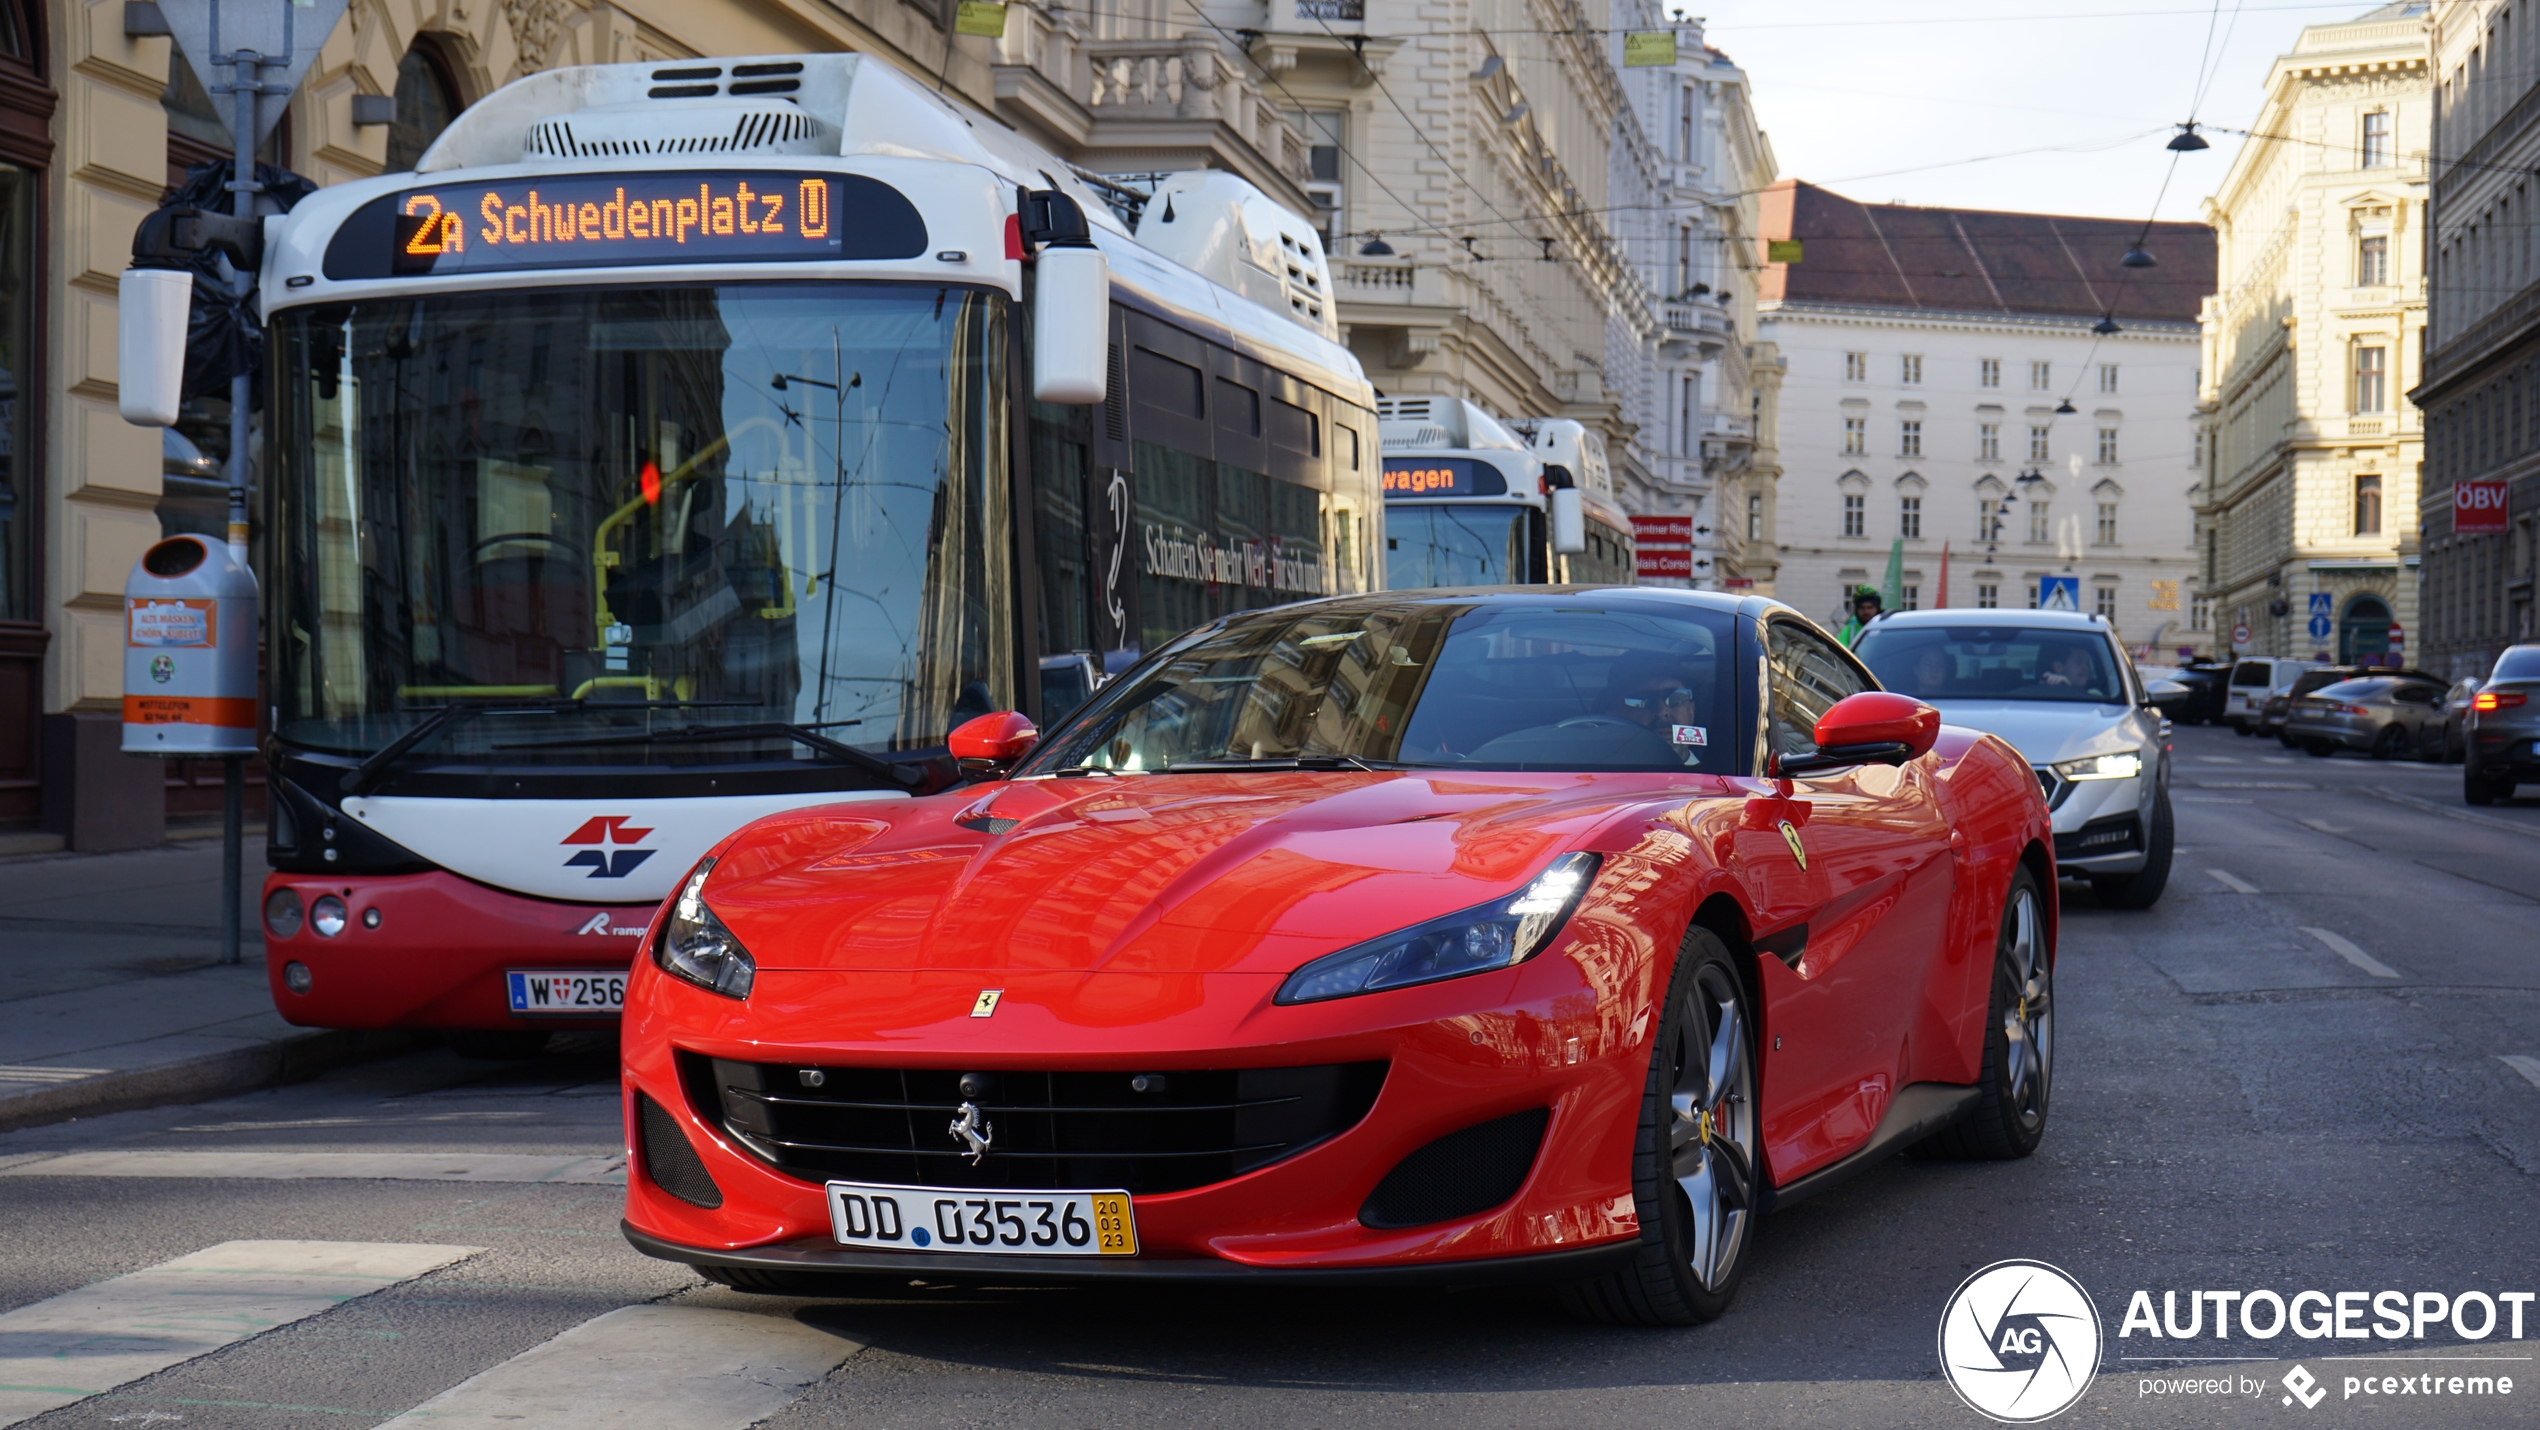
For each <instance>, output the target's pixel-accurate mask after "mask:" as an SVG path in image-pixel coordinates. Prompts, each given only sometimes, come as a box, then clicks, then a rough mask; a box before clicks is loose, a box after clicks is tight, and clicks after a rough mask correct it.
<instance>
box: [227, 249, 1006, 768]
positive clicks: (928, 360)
mask: <svg viewBox="0 0 2540 1430" xmlns="http://www.w3.org/2000/svg"><path fill="white" fill-rule="evenodd" d="M1005 322H1006V315H1005V301H1004V299H1003V298H1002V297H999V296H996V295H992V294H987V293H982V292H979V291H976V290H972V289H963V288H955V287H939V286H921V285H916V284H876V283H864V284H856V283H803V282H787V283H754V284H733V285H725V286H704V285H694V286H659V287H645V288H611V287H599V288H531V289H521V290H515V291H506V292H501V293H457V294H435V295H432V296H429V297H424V298H406V299H398V300H394V301H388V300H381V301H365V302H359V303H350V304H329V305H324V306H317V307H306V308H296V309H289V310H286V311H284V312H283V313H281V314H279V315H277V317H276V319H275V322H274V334H275V338H276V341H277V343H278V345H279V348H280V352H279V355H278V358H279V363H280V367H281V372H282V377H281V381H280V382H279V384H278V386H279V396H278V400H277V403H276V406H277V408H278V414H277V415H278V419H279V421H278V431H279V433H280V451H279V454H278V457H279V462H278V480H277V482H276V484H275V485H276V493H275V499H274V515H275V528H276V534H277V536H278V537H279V539H280V541H281V543H282V551H281V557H280V561H279V566H280V569H281V572H282V578H281V582H280V586H279V589H277V590H276V591H275V592H274V593H273V610H274V612H275V621H274V630H273V664H274V669H273V677H272V691H273V697H272V698H273V700H274V703H275V706H276V717H277V718H276V726H275V728H276V733H278V734H279V735H280V736H281V737H282V738H283V739H285V740H287V741H291V742H293V743H295V744H298V745H301V746H306V747H314V748H317V749H321V750H327V751H335V752H343V753H364V752H370V751H375V750H377V749H379V748H380V747H381V746H383V745H385V744H387V743H388V742H389V741H391V740H393V739H395V738H396V737H397V736H399V735H400V734H401V733H404V732H406V731H408V730H411V729H413V728H414V727H415V726H416V725H417V724H418V723H419V722H420V721H422V720H424V719H426V718H428V717H430V716H431V715H432V714H433V713H434V712H435V711H436V710H440V709H446V708H447V707H449V706H451V705H453V704H487V705H500V704H502V703H503V702H511V703H512V704H513V705H515V706H519V705H528V704H534V705H536V706H537V707H538V711H539V713H538V718H537V719H536V721H535V722H534V730H535V733H534V735H530V734H524V733H523V728H524V727H523V725H522V722H521V721H520V720H518V719H511V718H484V719H469V720H453V721H448V722H445V725H444V727H443V728H440V729H436V730H435V731H434V732H432V737H431V741H430V747H429V749H428V750H426V751H424V752H423V753H425V754H427V755H433V756H450V755H458V756H484V757H498V758H499V760H500V761H501V762H503V763H519V764H539V763H564V762H569V763H574V764H591V763H595V762H600V763H608V764H641V763H665V762H667V763H679V762H687V761H718V762H728V761H731V760H735V759H741V760H753V761H755V760H767V761H777V760H809V759H814V758H818V757H819V754H820V752H819V750H818V749H817V747H816V746H812V745H808V744H806V743H805V742H804V741H802V740H801V739H799V738H797V737H796V736H794V735H790V734H788V733H786V732H784V731H782V730H771V729H770V728H769V727H770V726H771V725H791V726H797V727H808V728H811V729H814V730H817V731H819V732H820V733H821V734H822V735H823V736H825V737H827V738H828V739H831V740H834V741H837V742H840V743H843V744H846V745H850V746H855V747H860V748H862V749H864V750H866V751H888V750H902V749H911V748H923V747H928V746H939V745H941V744H942V743H943V740H944V736H945V733H946V732H947V731H948V730H949V729H950V728H951V727H952V726H954V725H956V724H959V723H960V722H961V721H962V720H964V719H966V718H968V717H969V716H972V715H978V714H984V713H986V712H988V711H990V710H997V709H1011V708H1012V707H1013V705H1014V703H1015V692H1014V684H1015V681H1014V668H1015V665H1016V658H1015V653H1014V652H1015V645H1014V640H1015V637H1014V632H1013V630H1012V617H1011V614H1010V613H1011V612H1012V611H1013V609H1014V607H1015V601H1014V598H1013V595H1012V593H1011V591H1010V589H1009V583H1010V582H1011V581H1012V580H1013V574H1012V561H1011V559H1010V556H1009V553H1010V551H1011V549H1012V548H1011V543H1010V541H1009V540H1008V538H1007V523H1008V521H1009V514H1010V512H1011V509H1012V503H1011V501H1010V500H1009V498H1008V496H1007V491H1006V482H1007V476H1006V470H1007V448H1008V445H1009V443H1008V441H1007V437H1006V432H1005V417H1004V414H1005V412H1006V408H1007V404H1006V401H1005V377H1006V369H1005V363H1006V357H1005V343H1006V329H1005ZM718 725H736V726H750V727H753V728H752V730H751V731H750V732H749V733H746V734H739V733H736V734H734V735H731V736H718V735H716V734H715V733H714V731H713V730H712V729H711V728H700V727H714V726H718Z"/></svg>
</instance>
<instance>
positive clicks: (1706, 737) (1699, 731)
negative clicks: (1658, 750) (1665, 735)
mask: <svg viewBox="0 0 2540 1430" xmlns="http://www.w3.org/2000/svg"><path fill="white" fill-rule="evenodd" d="M1675 730H1676V743H1677V744H1679V745H1708V744H1710V743H1711V729H1710V727H1709V726H1707V725H1678V726H1676V727H1675Z"/></svg>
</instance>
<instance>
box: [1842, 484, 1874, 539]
mask: <svg viewBox="0 0 2540 1430" xmlns="http://www.w3.org/2000/svg"><path fill="white" fill-rule="evenodd" d="M1868 507H1869V499H1868V498H1867V497H1864V496H1862V495H1861V494H1860V493H1859V492H1845V493H1844V494H1843V534H1844V535H1846V536H1867V535H1869V531H1870V529H1869V511H1868Z"/></svg>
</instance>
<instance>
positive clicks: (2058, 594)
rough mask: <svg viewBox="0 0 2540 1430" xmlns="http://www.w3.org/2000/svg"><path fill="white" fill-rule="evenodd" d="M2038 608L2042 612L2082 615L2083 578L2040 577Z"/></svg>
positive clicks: (2038, 580)
mask: <svg viewBox="0 0 2540 1430" xmlns="http://www.w3.org/2000/svg"><path fill="white" fill-rule="evenodd" d="M2037 608H2038V609H2039V610H2041V611H2070V612H2072V613H2073V614H2074V615H2079V614H2081V578H2080V577H2079V576H2040V577H2038V578H2037Z"/></svg>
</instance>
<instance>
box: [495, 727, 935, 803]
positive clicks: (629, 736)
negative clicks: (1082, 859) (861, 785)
mask: <svg viewBox="0 0 2540 1430" xmlns="http://www.w3.org/2000/svg"><path fill="white" fill-rule="evenodd" d="M837 723H840V724H848V725H852V724H857V723H860V722H857V721H853V720H847V721H839V722H837ZM777 739H783V740H792V741H794V742H795V743H797V744H800V745H804V746H807V747H808V748H810V749H812V750H814V751H817V752H818V753H820V754H823V755H826V756H828V757H829V758H831V759H833V760H836V761H837V762H838V763H840V764H843V765H852V766H854V767H855V768H857V769H859V770H862V771H864V772H865V773H866V774H869V775H872V776H874V777H876V778H878V779H885V780H889V781H890V782H891V783H893V784H895V785H899V786H902V787H903V788H905V787H908V786H912V785H915V784H916V783H918V782H919V781H920V780H923V779H924V778H926V775H925V772H924V771H923V770H920V769H918V768H917V767H915V766H913V765H905V764H900V763H897V762H895V761H891V760H886V759H883V758H881V757H880V756H877V755H868V754H866V753H865V752H864V751H862V750H859V749H857V748H856V747H855V746H853V745H850V744H847V743H845V742H843V741H839V740H832V739H830V738H829V737H828V736H826V735H823V734H821V733H820V731H819V729H817V728H816V727H814V726H810V725H795V724H789V723H786V722H784V721H775V720H770V721H760V722H756V723H752V724H747V725H678V726H674V727H672V728H670V729H667V730H628V731H626V732H624V733H622V734H616V735H568V736H566V737H564V738H563V739H560V740H531V741H525V742H523V743H520V744H513V745H496V746H495V747H494V748H495V749H497V750H543V749H551V748H554V747H556V746H559V745H667V744H697V743H703V742H706V741H711V740H777Z"/></svg>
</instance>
